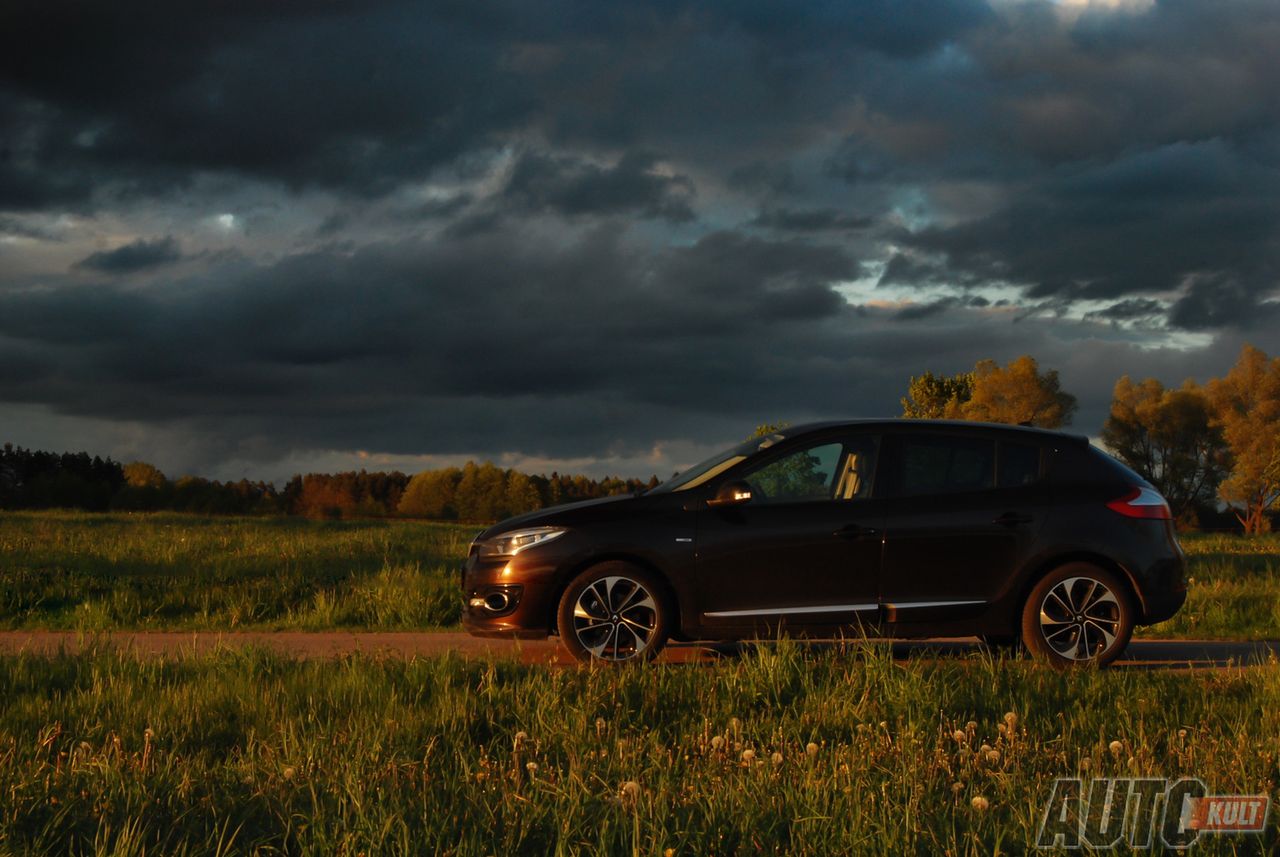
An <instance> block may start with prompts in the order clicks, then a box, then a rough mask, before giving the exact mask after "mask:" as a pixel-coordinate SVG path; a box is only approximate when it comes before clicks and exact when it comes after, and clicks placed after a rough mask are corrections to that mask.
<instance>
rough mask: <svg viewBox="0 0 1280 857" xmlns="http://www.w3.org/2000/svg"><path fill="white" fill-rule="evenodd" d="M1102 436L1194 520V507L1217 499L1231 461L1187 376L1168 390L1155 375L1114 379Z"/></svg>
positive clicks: (1181, 514)
mask: <svg viewBox="0 0 1280 857" xmlns="http://www.w3.org/2000/svg"><path fill="white" fill-rule="evenodd" d="M1102 439H1103V441H1104V442H1105V443H1106V444H1107V446H1108V447H1110V448H1111V450H1112V451H1113V452H1114V453H1115V454H1116V456H1117V457H1118V458H1119V459H1120V460H1121V461H1123V462H1124V463H1125V464H1127V465H1129V466H1130V467H1132V468H1133V469H1134V470H1135V471H1137V472H1138V473H1139V474H1140V475H1142V476H1143V477H1144V478H1145V479H1147V480H1148V481H1150V482H1151V484H1152V485H1155V486H1156V488H1158V489H1159V491H1160V493H1161V494H1163V495H1164V497H1165V499H1166V500H1168V501H1169V506H1170V508H1172V510H1173V514H1174V516H1175V517H1176V518H1177V519H1178V520H1179V521H1182V522H1183V523H1192V524H1194V515H1195V507H1196V506H1197V505H1198V504H1201V503H1206V502H1210V501H1212V500H1213V498H1214V496H1215V494H1216V492H1217V489H1218V484H1219V483H1220V482H1221V481H1222V478H1223V476H1225V474H1226V471H1227V466H1228V464H1229V454H1228V451H1227V446H1226V442H1225V441H1224V440H1223V437H1222V431H1221V429H1220V428H1219V427H1218V426H1217V425H1215V424H1214V422H1213V409H1212V407H1211V406H1210V404H1209V398H1208V396H1207V395H1206V394H1205V391H1204V390H1203V389H1202V388H1200V387H1198V386H1197V385H1196V383H1195V382H1194V381H1190V380H1188V381H1187V382H1185V383H1184V384H1183V385H1182V387H1181V388H1180V389H1166V388H1165V387H1164V385H1163V384H1161V383H1160V382H1159V381H1157V380H1156V379H1155V378H1147V379H1146V380H1144V381H1141V382H1138V383H1134V382H1133V381H1132V380H1130V378H1129V376H1128V375H1125V376H1124V377H1122V378H1121V379H1120V380H1119V381H1117V382H1116V386H1115V392H1114V394H1113V395H1112V400H1111V413H1110V415H1109V416H1108V417H1107V422H1106V424H1105V425H1104V426H1103V428H1102Z"/></svg>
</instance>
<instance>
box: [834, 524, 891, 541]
mask: <svg viewBox="0 0 1280 857" xmlns="http://www.w3.org/2000/svg"><path fill="white" fill-rule="evenodd" d="M834 535H837V536H839V537H840V538H842V539H869V538H872V537H873V536H878V535H880V531H879V530H877V529H876V528H875V527H864V526H862V525H861V524H850V525H849V526H847V527H841V528H840V529H838V530H836V531H835V533H834Z"/></svg>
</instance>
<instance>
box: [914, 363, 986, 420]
mask: <svg viewBox="0 0 1280 857" xmlns="http://www.w3.org/2000/svg"><path fill="white" fill-rule="evenodd" d="M971 396H973V373H972V372H961V373H959V374H958V375H950V376H948V375H935V374H933V373H932V372H925V373H924V374H923V375H912V376H911V380H910V382H908V384H907V395H906V397H905V398H903V400H902V415H903V416H904V417H909V418H911V419H917V420H941V419H953V420H956V419H962V418H963V414H962V413H961V410H962V408H963V407H964V404H965V403H966V402H968V401H969V399H970V397H971Z"/></svg>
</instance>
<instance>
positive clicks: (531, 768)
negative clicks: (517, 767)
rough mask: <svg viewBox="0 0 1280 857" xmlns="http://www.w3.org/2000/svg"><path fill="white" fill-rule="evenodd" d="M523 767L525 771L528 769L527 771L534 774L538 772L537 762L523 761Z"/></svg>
mask: <svg viewBox="0 0 1280 857" xmlns="http://www.w3.org/2000/svg"><path fill="white" fill-rule="evenodd" d="M524 769H525V770H526V771H528V772H529V773H531V774H536V773H538V763H537V762H525V765H524Z"/></svg>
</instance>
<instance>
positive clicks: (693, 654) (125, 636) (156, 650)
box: [0, 631, 1280, 669]
mask: <svg viewBox="0 0 1280 857" xmlns="http://www.w3.org/2000/svg"><path fill="white" fill-rule="evenodd" d="M101 645H110V646H117V647H122V648H125V649H130V650H133V651H136V652H138V653H140V654H151V655H161V654H177V653H181V652H191V651H194V652H207V651H212V650H214V649H217V648H219V647H232V648H239V647H245V646H257V647H261V648H265V649H270V650H272V651H276V652H280V653H281V654H285V655H290V656H294V657H337V656H340V655H345V654H350V653H353V652H362V653H365V654H371V655H380V656H387V657H402V658H407V657H432V656H441V655H444V654H446V653H449V652H453V653H456V654H458V655H461V656H463V657H482V656H485V655H492V656H495V657H511V658H518V659H519V660H521V661H523V662H525V663H558V664H566V663H571V662H572V661H571V659H570V658H569V657H568V656H567V655H566V653H565V651H564V649H562V648H561V647H560V645H559V644H558V643H557V642H556V641H555V640H536V641H519V642H517V641H508V640H481V639H477V638H475V637H471V636H468V635H467V634H463V633H457V632H423V633H414V632H407V633H346V632H316V633H311V632H303V631H278V632H277V631H245V632H237V633H214V632H203V631H202V632H197V633H181V632H170V631H150V632H110V633H100V634H82V633H78V632H73V631H67V632H64V631H5V632H0V654H13V653H16V652H21V651H27V652H38V653H42V654H52V653H57V652H59V651H67V652H77V651H81V650H83V649H85V648H88V647H91V646H101ZM746 645H749V644H743V645H735V644H705V645H704V644H692V643H685V644H672V645H670V646H668V648H667V650H666V652H664V653H663V655H662V659H663V660H665V661H667V662H676V663H713V662H716V661H722V660H731V659H733V658H735V657H736V656H737V655H738V654H739V653H740V652H742V651H743V650H745V648H746ZM764 645H767V643H766V644H764ZM809 645H812V646H817V647H822V646H829V645H832V644H830V643H821V642H815V643H810V644H809ZM981 649H982V646H981V645H980V644H979V643H978V642H977V641H976V640H974V639H972V638H957V639H942V640H923V641H914V640H913V641H898V642H895V643H894V644H893V652H894V657H897V658H908V657H912V656H926V657H964V656H965V655H967V654H969V653H972V652H975V651H980V650H981ZM1273 658H1274V659H1280V641H1262V642H1219V641H1208V640H1135V641H1133V642H1132V643H1130V644H1129V649H1128V651H1126V652H1125V654H1124V655H1123V657H1122V658H1121V660H1120V661H1118V662H1117V666H1121V667H1128V668H1135V667H1136V668H1145V669H1188V668H1190V669H1213V668H1225V667H1227V666H1230V665H1237V666H1252V665H1257V664H1265V663H1267V662H1268V661H1269V660H1271V659H1273Z"/></svg>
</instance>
